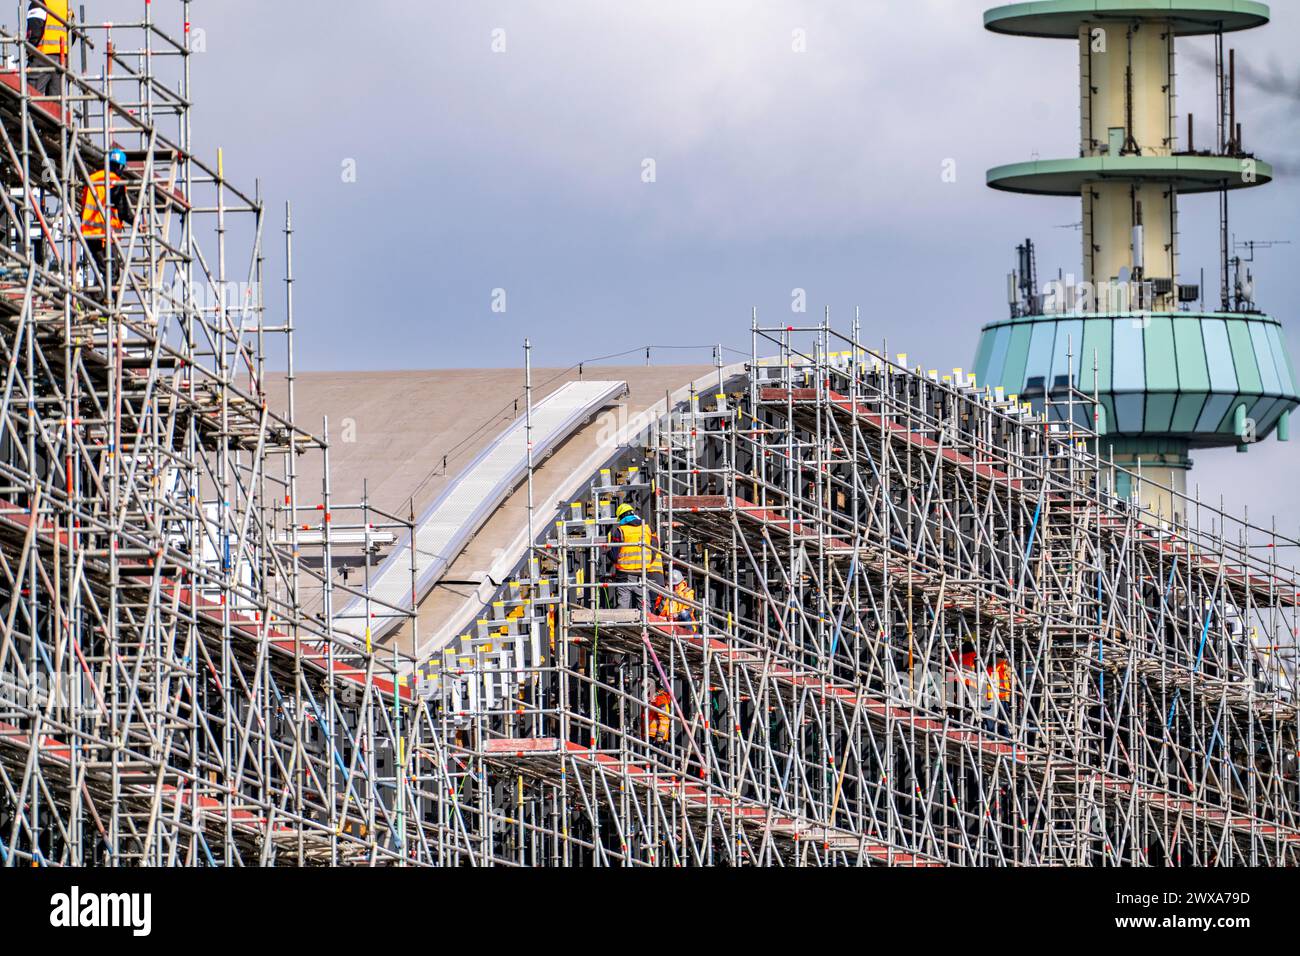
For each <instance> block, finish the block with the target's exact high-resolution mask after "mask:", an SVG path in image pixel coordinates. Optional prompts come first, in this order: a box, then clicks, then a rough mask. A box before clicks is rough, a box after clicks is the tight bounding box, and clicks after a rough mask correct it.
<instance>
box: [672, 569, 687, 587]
mask: <svg viewBox="0 0 1300 956" xmlns="http://www.w3.org/2000/svg"><path fill="white" fill-rule="evenodd" d="M685 580H686V575H684V574H682V572H680V571H674V572H673V584H681V583H682V582H683V581H685Z"/></svg>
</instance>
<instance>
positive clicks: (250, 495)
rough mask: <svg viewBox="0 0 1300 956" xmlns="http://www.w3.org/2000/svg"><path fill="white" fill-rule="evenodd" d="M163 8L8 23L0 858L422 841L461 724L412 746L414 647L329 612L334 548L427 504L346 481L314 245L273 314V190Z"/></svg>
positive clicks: (301, 851) (183, 23)
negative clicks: (204, 91)
mask: <svg viewBox="0 0 1300 956" xmlns="http://www.w3.org/2000/svg"><path fill="white" fill-rule="evenodd" d="M25 6H26V5H25V4H22V5H19V7H20V15H21V11H22V9H25ZM141 10H142V15H141V17H140V18H139V19H138V20H135V21H133V22H119V23H114V24H93V23H79V24H73V25H72V28H71V31H70V33H69V41H68V44H67V46H66V47H65V48H64V49H63V50H62V52H61V54H60V55H58V56H47V55H45V54H42V53H40V52H39V51H38V50H37V49H36V48H34V47H32V46H30V45H28V44H27V43H26V42H24V40H23V37H22V36H21V35H15V34H12V33H10V32H9V31H8V30H7V29H6V30H3V31H0V56H3V58H4V62H5V68H4V69H3V70H0V175H2V176H3V179H4V184H3V185H4V189H3V192H2V193H0V204H2V205H3V209H0V220H2V222H0V227H2V228H3V241H2V242H0V329H2V331H0V361H3V365H4V373H3V374H4V384H3V388H2V389H0V608H2V609H3V610H2V611H0V613H2V614H3V621H4V623H3V633H2V634H0V861H2V862H3V863H4V864H5V865H9V866H14V865H28V864H33V865H39V864H74V865H93V864H106V865H132V864H153V865H177V864H180V865H187V864H188V865H242V864H273V863H300V864H301V863H310V862H322V863H346V862H355V861H361V862H367V861H369V862H374V861H383V860H392V859H396V860H404V859H406V858H408V856H410V857H417V858H418V857H420V856H421V855H422V854H423V855H424V856H425V858H428V857H429V856H430V855H431V854H430V853H429V851H428V846H427V844H428V841H429V840H433V841H434V842H435V844H436V842H437V839H438V838H437V834H438V832H440V831H439V823H438V821H434V823H433V824H430V825H429V826H425V827H420V826H415V825H412V826H409V827H408V826H407V820H408V819H409V818H411V815H412V813H413V807H414V806H415V801H416V799H417V797H418V795H419V793H420V792H421V790H422V788H430V787H433V786H435V785H437V786H440V784H435V783H432V782H431V781H434V780H436V779H437V778H436V775H435V771H434V770H433V769H432V768H433V767H437V768H439V769H440V768H441V767H442V761H441V760H440V759H439V760H437V761H435V762H434V764H430V763H429V758H430V757H431V755H434V754H435V753H436V752H437V751H436V748H437V747H438V746H439V740H441V737H440V736H437V735H434V734H433V733H432V732H431V731H427V732H426V734H425V741H424V744H423V745H422V746H421V747H420V748H418V759H417V749H416V748H412V749H411V750H410V751H405V750H404V742H403V740H402V735H403V733H405V732H408V731H409V730H410V729H411V728H412V727H413V726H416V725H418V723H419V721H420V720H422V719H423V720H424V721H425V722H426V724H428V725H430V726H431V720H432V718H431V717H430V715H429V710H428V707H427V706H426V705H425V704H424V702H422V701H418V700H415V699H414V698H413V695H412V694H411V692H410V689H409V687H408V686H407V681H406V679H405V678H404V677H403V676H402V673H401V671H402V669H403V666H404V665H403V662H401V661H398V660H395V659H392V657H391V655H388V654H380V653H377V652H374V651H373V650H372V649H371V648H370V647H369V642H368V641H367V642H365V646H358V643H359V642H358V641H356V640H354V639H343V638H342V637H341V636H340V635H338V634H336V633H335V632H334V630H333V627H332V624H331V623H330V621H331V608H332V606H333V603H334V602H335V601H337V600H339V599H340V598H346V597H347V594H346V593H342V592H349V591H351V592H353V593H355V590H356V589H349V588H348V587H347V586H346V585H345V584H340V583H339V582H337V581H335V580H334V579H335V573H334V570H335V568H334V563H335V561H336V559H337V556H338V555H339V554H340V553H341V552H342V551H344V550H346V549H347V548H355V547H357V545H356V544H353V543H352V542H360V546H362V547H364V548H365V554H366V555H367V556H368V555H369V554H370V553H371V550H372V549H371V548H370V547H369V545H370V543H371V540H372V538H374V537H376V536H378V535H381V534H388V535H390V536H392V535H395V534H399V533H405V532H409V529H410V527H411V525H410V519H409V516H397V515H386V514H383V513H382V512H379V511H378V510H377V509H374V508H372V507H371V506H370V505H369V503H368V502H364V501H363V502H361V503H360V504H355V505H347V504H343V503H333V502H331V500H330V495H329V482H328V474H329V470H328V446H327V442H326V441H325V428H326V423H322V428H321V434H320V436H319V437H317V436H314V435H313V434H311V433H310V432H308V431H306V430H304V429H301V428H299V427H297V426H295V425H294V423H293V388H294V385H293V336H294V327H293V300H292V288H293V277H292V267H291V265H289V266H287V268H286V273H285V286H284V288H285V298H284V313H285V314H284V317H283V319H282V320H277V321H271V320H270V319H269V318H268V309H267V303H266V301H265V291H266V288H267V286H266V251H265V248H264V239H265V230H266V218H267V217H266V214H265V207H264V204H263V201H262V198H261V196H260V195H259V194H258V192H257V191H253V192H251V193H250V192H248V191H246V190H243V189H241V188H240V187H239V186H237V185H234V184H233V183H232V182H231V181H230V180H229V179H228V178H227V177H226V175H225V171H224V168H223V167H224V161H223V157H222V155H221V153H220V152H218V154H217V158H216V160H215V162H211V161H205V160H204V159H202V158H200V157H199V156H198V155H196V153H195V151H194V149H193V140H192V128H191V116H190V109H191V104H192V102H193V98H192V90H191V87H190V56H191V49H190V46H191V37H190V23H191V19H190V3H188V2H184V0H175V2H170V3H167V4H158V3H149V2H145V3H143V4H141ZM20 22H21V21H20ZM117 149H120V150H123V151H124V152H125V154H126V158H127V165H126V168H125V169H124V170H122V171H121V172H120V187H116V188H120V189H121V190H123V191H124V192H125V194H126V196H127V206H128V207H129V210H130V215H129V216H126V217H122V218H123V221H122V222H121V223H120V228H117V227H116V226H115V227H113V228H110V229H109V230H108V236H107V242H106V243H104V244H101V246H100V247H99V248H96V246H95V244H94V242H93V241H91V242H88V241H87V238H86V237H85V235H84V230H83V229H82V227H81V224H82V209H83V206H84V205H87V204H93V205H94V206H95V208H96V209H97V210H98V212H99V213H100V214H101V216H102V217H103V218H104V219H111V218H114V217H116V216H117V215H118V214H117V213H114V214H113V215H112V216H110V215H106V210H105V209H104V208H103V207H104V206H105V205H108V204H109V198H108V196H96V194H95V193H94V191H93V190H90V189H88V186H90V185H91V183H92V182H93V180H94V177H95V173H96V172H99V173H100V174H101V175H108V174H110V173H111V172H113V171H112V170H110V168H109V156H110V152H111V151H112V150H117ZM292 238H293V233H292V226H291V223H290V221H289V217H288V210H287V208H286V217H285V225H284V243H285V250H284V251H285V258H286V261H287V262H291V260H292ZM92 240H93V236H92ZM272 367H279V368H282V369H283V368H286V367H287V369H288V376H287V408H283V409H282V410H279V411H277V408H280V406H281V405H282V404H283V403H282V402H281V401H280V399H281V398H282V396H280V395H278V394H276V393H275V391H274V389H272V387H271V385H270V384H269V383H270V382H271V377H270V369H271V368H272ZM308 461H314V462H315V464H313V466H312V467H313V469H314V471H313V473H314V474H323V475H324V476H325V478H324V481H322V482H321V484H320V486H319V487H318V488H313V489H311V490H310V491H305V489H303V488H300V487H299V484H300V482H299V477H298V476H299V475H300V474H301V473H302V468H303V466H304V464H305V463H306V462H308ZM367 561H368V557H367ZM377 610H378V611H380V612H384V613H390V612H391V613H397V612H396V611H395V610H394V609H383V608H379V609H377ZM405 667H406V669H407V670H409V662H407V663H406V665H405ZM398 755H400V757H401V759H399V756H398ZM408 755H409V756H408ZM417 763H418V764H419V766H420V767H423V768H424V769H419V768H417V769H415V770H413V771H411V772H409V773H407V772H406V769H405V768H411V767H416V766H417ZM408 836H409V837H410V838H411V840H412V843H413V844H414V845H413V846H411V847H410V848H409V852H408V846H407V838H408Z"/></svg>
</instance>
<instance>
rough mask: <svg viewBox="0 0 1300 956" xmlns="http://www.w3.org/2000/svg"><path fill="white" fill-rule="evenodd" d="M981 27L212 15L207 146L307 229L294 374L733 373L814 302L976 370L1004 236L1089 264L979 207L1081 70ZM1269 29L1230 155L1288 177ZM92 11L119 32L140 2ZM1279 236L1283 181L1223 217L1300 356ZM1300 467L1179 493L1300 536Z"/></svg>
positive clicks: (1203, 470) (745, 9) (673, 15)
mask: <svg viewBox="0 0 1300 956" xmlns="http://www.w3.org/2000/svg"><path fill="white" fill-rule="evenodd" d="M170 2H172V0H161V3H157V4H155V6H156V7H161V8H165V7H167V6H169V5H170ZM985 6H986V5H985V4H984V3H981V2H976V0H889V2H885V0H806V2H799V0H708V2H700V0H473V2H462V0H429V2H415V0H373V2H355V0H354V2H343V0H315V2H313V3H310V4H306V3H293V2H288V0H199V2H196V3H195V4H194V7H193V9H194V12H193V18H194V22H195V25H196V27H198V28H200V29H202V30H203V31H204V36H205V40H206V45H207V52H206V53H204V54H203V55H201V56H197V57H195V58H194V80H195V88H194V94H195V98H196V100H197V103H198V106H197V109H196V113H195V124H196V127H195V128H196V138H197V141H198V143H199V144H200V146H201V147H203V148H204V149H206V150H209V151H211V150H215V147H216V146H218V145H220V146H223V147H224V148H225V157H226V171H227V174H228V175H230V176H231V177H232V178H234V179H236V180H239V181H241V182H245V183H250V182H251V181H252V180H253V178H255V177H260V178H261V180H262V186H263V193H264V195H265V196H267V197H268V201H269V204H270V205H272V206H273V207H274V206H278V205H279V204H281V203H282V202H283V201H284V200H285V199H289V200H292V201H293V203H294V214H295V227H296V230H297V236H296V253H297V255H296V263H295V268H296V272H297V277H298V280H299V282H298V286H297V294H298V299H297V302H298V307H299V312H298V323H299V327H300V328H301V329H302V330H303V332H302V334H301V335H300V337H299V339H298V361H299V363H300V366H301V367H304V368H311V369H348V368H365V369H383V368H431V367H459V366H500V365H514V364H517V363H518V362H519V361H520V344H521V342H522V340H523V338H524V337H525V336H526V335H527V336H531V338H532V340H533V342H534V344H535V346H536V352H535V360H536V361H537V363H538V364H547V365H569V364H571V363H573V362H576V361H578V360H579V359H584V358H592V357H596V356H601V355H606V354H611V353H618V352H622V351H624V350H628V349H636V348H639V347H642V346H644V345H646V344H651V345H677V346H707V345H711V344H712V343H714V342H722V343H724V344H727V345H730V346H734V347H736V348H738V349H744V350H746V351H747V350H748V343H749V336H748V328H749V313H750V309H751V307H757V308H758V310H759V316H760V320H763V321H766V322H769V323H771V324H778V323H785V322H788V321H790V320H791V319H792V314H791V295H792V290H793V289H796V288H799V289H804V290H806V294H807V304H808V309H809V313H808V316H805V318H813V317H816V316H817V315H820V313H821V310H822V309H823V307H829V308H830V309H831V315H832V321H833V322H834V323H835V324H837V325H839V326H840V327H842V328H847V325H848V322H849V320H850V318H851V316H852V313H853V309H854V307H855V306H860V307H861V309H862V314H863V319H864V330H865V331H864V334H865V336H866V337H867V338H868V339H869V340H871V341H880V340H881V339H887V340H888V343H889V346H890V348H891V350H893V351H907V352H908V353H909V354H910V356H912V357H913V360H914V361H916V362H919V363H921V364H924V365H926V366H927V367H938V368H950V367H952V366H956V365H960V366H969V365H970V363H971V360H972V357H973V354H974V350H975V343H976V339H977V334H978V329H979V327H980V325H981V324H983V323H985V322H987V321H990V320H993V319H997V318H1000V317H1001V316H1002V315H1003V314H1004V313H1005V304H1004V300H1005V274H1006V272H1007V271H1008V270H1009V269H1010V268H1011V265H1012V255H1013V248H1014V246H1015V244H1016V243H1017V242H1018V241H1021V240H1023V239H1024V237H1026V236H1032V237H1033V238H1034V240H1035V241H1036V242H1037V243H1038V245H1039V250H1040V252H1039V260H1038V261H1039V264H1040V269H1041V272H1042V273H1043V274H1044V275H1045V276H1050V275H1054V274H1055V273H1056V270H1057V267H1058V266H1059V267H1061V268H1064V269H1065V270H1067V271H1075V272H1078V271H1079V269H1080V263H1079V260H1080V251H1079V233H1078V232H1077V231H1076V230H1075V229H1074V228H1071V227H1072V226H1073V224H1075V223H1077V222H1078V220H1079V219H1080V212H1079V203H1078V202H1077V201H1075V200H1069V199H1033V198H1028V197H1020V196H1013V195H1008V194H1003V193H997V192H994V191H992V190H990V189H988V188H987V187H986V186H985V185H984V173H985V170H986V169H987V168H988V167H990V166H994V165H999V164H1001V163H1007V162H1015V161H1019V160H1026V159H1030V158H1033V157H1035V156H1038V157H1043V158H1049V157H1057V156H1061V157H1064V156H1072V155H1076V154H1077V149H1078V106H1077V89H1078V81H1077V61H1076V56H1077V54H1076V48H1075V46H1074V45H1073V44H1071V43H1069V42H1064V41H1050V40H1032V39H1024V38H1013V37H1003V36H998V35H994V34H990V33H988V32H986V31H985V30H984V29H983V28H982V19H981V14H982V11H983V9H984V8H985ZM1273 6H1274V22H1273V23H1272V24H1271V25H1269V26H1267V27H1265V28H1263V29H1260V30H1255V31H1250V32H1247V33H1243V34H1236V35H1234V36H1233V37H1232V39H1231V41H1230V42H1231V43H1232V44H1233V45H1235V46H1237V47H1238V50H1239V54H1238V56H1239V62H1240V63H1243V64H1244V65H1245V66H1247V67H1250V68H1252V69H1253V71H1254V73H1256V74H1258V75H1259V76H1260V78H1261V79H1262V80H1263V82H1261V83H1259V84H1257V85H1256V86H1254V87H1253V86H1251V85H1250V84H1248V83H1246V82H1244V81H1243V82H1242V83H1241V84H1240V85H1241V91H1240V94H1239V97H1238V110H1239V114H1240V117H1241V119H1242V122H1243V125H1244V128H1245V129H1244V132H1245V135H1244V139H1245V142H1246V145H1247V148H1249V149H1252V150H1254V151H1256V152H1257V153H1258V154H1259V155H1260V156H1261V158H1264V159H1270V160H1271V159H1276V160H1278V161H1280V162H1282V163H1284V164H1285V165H1286V166H1287V167H1289V168H1290V169H1293V170H1295V171H1296V173H1300V132H1298V130H1300V92H1298V88H1300V66H1297V58H1296V56H1295V52H1294V44H1295V40H1296V38H1297V37H1300V11H1297V10H1296V4H1294V3H1290V2H1287V3H1275V4H1274V5H1273ZM88 7H89V10H90V15H91V16H92V17H94V18H98V12H99V11H100V10H101V9H102V10H103V11H104V12H105V15H106V16H111V17H117V18H118V19H122V18H125V16H127V15H129V14H134V13H137V12H138V11H139V10H140V9H141V7H142V0H112V2H109V0H102V2H94V0H91V2H89V3H88ZM119 11H120V12H119ZM795 31H803V32H802V36H803V37H804V38H805V41H804V43H805V45H806V50H805V51H804V52H796V50H795V49H794V47H795V46H796V43H795V42H794V41H795V39H796V33H795ZM503 43H504V50H501V49H500V48H501V46H502V44H503ZM494 47H495V49H494ZM1182 49H1183V50H1184V51H1187V52H1191V51H1192V50H1193V49H1195V50H1199V51H1201V53H1202V56H1201V58H1200V62H1198V59H1197V57H1195V56H1194V55H1191V56H1184V57H1183V58H1182V60H1181V63H1180V69H1179V78H1178V80H1179V93H1180V95H1179V101H1178V108H1179V112H1180V113H1182V114H1185V113H1187V112H1188V111H1192V112H1194V113H1196V114H1197V116H1198V117H1199V120H1198V130H1200V135H1198V144H1204V143H1208V141H1209V135H1210V132H1211V130H1212V125H1211V117H1212V116H1213V113H1214V101H1213V96H1212V92H1211V91H1212V86H1211V83H1210V75H1209V71H1208V70H1207V68H1206V67H1205V66H1204V65H1203V59H1204V54H1205V53H1206V52H1207V51H1208V50H1209V49H1210V45H1209V41H1208V40H1191V41H1184V42H1183V45H1182ZM1257 87H1258V88H1257ZM1264 87H1268V88H1271V89H1272V92H1266V90H1265V89H1264ZM647 159H651V160H653V161H654V173H655V181H654V182H652V183H647V182H645V181H643V179H644V176H643V172H644V169H645V161H646V160H647ZM948 160H951V161H953V162H954V163H955V168H956V172H957V177H956V181H955V182H944V181H943V178H942V176H941V172H942V170H943V168H944V163H945V161H948ZM350 163H351V164H355V172H356V175H355V180H356V181H355V182H346V181H344V180H345V176H344V172H345V166H347V165H348V164H350ZM1181 212H1182V218H1181V221H1180V227H1181V232H1182V253H1183V255H1182V262H1183V267H1184V270H1185V274H1184V278H1185V279H1186V280H1187V281H1196V279H1197V278H1198V277H1199V270H1200V268H1201V267H1202V266H1204V267H1205V269H1206V276H1207V281H1208V284H1209V285H1210V286H1211V288H1212V289H1215V288H1217V281H1218V280H1217V276H1218V272H1217V265H1216V263H1217V247H1218V237H1217V231H1216V220H1217V209H1216V203H1215V201H1214V199H1213V198H1212V197H1210V198H1197V197H1191V198H1189V199H1187V200H1185V201H1184V202H1183V205H1182V209H1181ZM1298 212H1300V186H1298V185H1297V177H1296V175H1284V176H1280V177H1279V181H1278V182H1277V183H1275V184H1273V185H1271V186H1268V187H1265V188H1263V189H1261V190H1257V191H1254V192H1252V193H1245V192H1243V193H1238V194H1236V196H1235V198H1234V206H1233V230H1234V232H1235V233H1236V234H1237V236H1238V237H1239V238H1253V239H1260V240H1268V239H1292V240H1295V241H1296V242H1297V244H1296V245H1293V246H1281V247H1276V248H1273V249H1269V250H1266V251H1261V252H1260V253H1259V256H1260V260H1261V261H1260V262H1259V263H1258V265H1257V268H1256V272H1257V287H1258V290H1259V293H1258V298H1259V301H1260V302H1261V304H1262V305H1263V307H1265V308H1267V309H1270V310H1272V311H1273V312H1275V313H1276V314H1277V315H1278V316H1279V317H1280V318H1281V319H1282V320H1283V322H1284V323H1286V325H1287V329H1288V333H1289V339H1290V342H1291V347H1292V354H1293V355H1296V354H1297V353H1300V336H1297V334H1296V318H1297V316H1296V315H1295V312H1296V308H1295V306H1296V303H1297V302H1300V268H1297V265H1300V234H1297V233H1300V229H1298V228H1297V225H1296V223H1297V218H1298V217H1297V213H1298ZM276 218H277V220H278V213H277V217H276ZM275 225H276V226H277V227H278V221H277V222H276V223H275ZM276 252H277V253H278V246H277V247H276ZM494 290H504V293H505V307H506V311H505V312H494V311H493V309H492V306H493V302H494V298H493V297H494ZM496 301H497V302H498V303H499V302H500V298H499V294H498V298H497V300H496ZM793 318H798V317H793ZM654 358H655V360H657V361H665V362H667V361H674V362H684V361H707V360H708V358H709V355H708V352H707V350H701V351H690V350H676V351H672V352H669V351H666V350H659V351H657V352H655V353H654ZM1297 447H1300V446H1297V445H1296V444H1292V445H1280V444H1278V443H1276V442H1274V441H1271V440H1270V441H1269V442H1267V443H1266V444H1265V445H1263V446H1261V447H1258V448H1256V449H1254V450H1252V452H1251V453H1250V455H1248V456H1241V455H1236V454H1235V453H1233V452H1232V451H1231V450H1228V451H1225V452H1210V453H1202V454H1200V455H1198V456H1197V461H1198V468H1197V470H1196V472H1194V475H1195V477H1194V481H1199V482H1200V484H1201V487H1202V491H1203V492H1205V493H1206V494H1207V495H1209V494H1211V493H1212V494H1216V495H1217V493H1218V492H1219V491H1220V490H1222V491H1224V493H1226V494H1228V496H1229V500H1230V501H1233V502H1235V503H1236V504H1237V505H1247V504H1248V505H1250V506H1251V507H1252V511H1253V513H1254V514H1255V515H1257V516H1259V517H1263V512H1264V511H1274V510H1276V511H1278V512H1279V513H1282V514H1284V515H1285V520H1286V522H1287V524H1288V526H1289V527H1291V528H1295V527H1296V526H1297V524H1300V506H1297V505H1296V504H1295V502H1294V498H1295V493H1294V488H1295V484H1296V482H1295V478H1294V473H1295V466H1296V464H1297V452H1296V449H1297ZM1243 464H1244V465H1248V466H1250V467H1248V468H1245V469H1243V468H1242V467H1241V466H1242V465H1243Z"/></svg>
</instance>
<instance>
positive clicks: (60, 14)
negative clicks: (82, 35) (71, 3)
mask: <svg viewBox="0 0 1300 956" xmlns="http://www.w3.org/2000/svg"><path fill="white" fill-rule="evenodd" d="M71 22H72V11H71V10H69V9H68V0H44V2H42V0H29V2H28V4H27V42H28V43H30V44H31V45H32V46H34V47H36V49H37V50H38V51H39V52H41V53H43V54H45V56H47V57H49V58H50V59H51V60H53V61H54V62H55V63H57V64H58V65H59V66H64V67H66V66H67V65H68V52H69V50H71V48H72V32H71V31H70V30H69V29H68V25H69V24H70V23H71ZM28 69H29V71H30V72H29V73H28V74H27V85H28V86H30V87H31V88H32V89H33V90H34V91H36V93H37V94H38V95H40V96H53V95H54V94H55V92H56V91H57V90H58V84H57V83H56V82H55V81H56V79H57V78H58V74H57V71H56V70H55V69H54V68H53V67H52V66H51V65H50V64H49V63H48V62H43V61H42V60H41V59H40V58H39V57H33V58H31V60H30V61H29V64H28Z"/></svg>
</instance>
